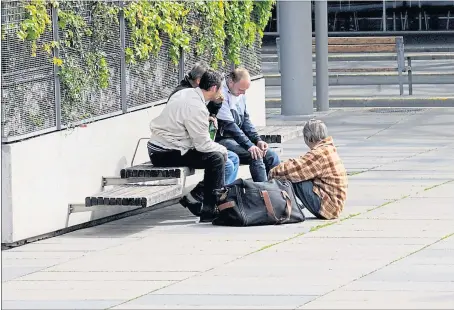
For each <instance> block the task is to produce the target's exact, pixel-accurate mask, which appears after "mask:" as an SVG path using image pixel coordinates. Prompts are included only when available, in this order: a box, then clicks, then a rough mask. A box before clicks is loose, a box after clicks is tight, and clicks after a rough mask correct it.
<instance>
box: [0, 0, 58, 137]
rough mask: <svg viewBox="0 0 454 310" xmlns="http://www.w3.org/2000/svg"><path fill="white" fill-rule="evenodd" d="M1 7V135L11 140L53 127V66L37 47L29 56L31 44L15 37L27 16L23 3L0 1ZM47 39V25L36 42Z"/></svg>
mask: <svg viewBox="0 0 454 310" xmlns="http://www.w3.org/2000/svg"><path fill="white" fill-rule="evenodd" d="M1 9H2V12H1V16H2V23H1V25H2V44H1V51H2V54H1V70H2V71H1V72H2V127H3V130H2V137H4V138H8V140H14V139H15V138H16V139H17V138H19V136H22V137H23V136H24V135H28V134H30V133H33V132H40V131H43V130H45V129H49V128H53V127H54V126H55V98H54V76H53V65H52V64H51V62H50V61H49V57H48V55H47V54H46V53H45V52H42V51H41V50H40V49H39V48H38V51H37V54H36V57H32V56H31V43H30V42H27V41H26V42H22V40H20V39H19V38H18V37H17V31H18V30H19V27H20V23H21V22H22V21H23V20H24V19H26V18H27V12H26V10H25V8H24V3H23V2H21V1H2V2H1ZM48 13H49V15H50V10H49V11H48ZM51 40H52V27H49V29H48V30H47V31H46V32H45V33H44V34H43V36H42V37H41V39H40V40H39V41H38V45H40V44H42V43H43V42H49V41H51Z"/></svg>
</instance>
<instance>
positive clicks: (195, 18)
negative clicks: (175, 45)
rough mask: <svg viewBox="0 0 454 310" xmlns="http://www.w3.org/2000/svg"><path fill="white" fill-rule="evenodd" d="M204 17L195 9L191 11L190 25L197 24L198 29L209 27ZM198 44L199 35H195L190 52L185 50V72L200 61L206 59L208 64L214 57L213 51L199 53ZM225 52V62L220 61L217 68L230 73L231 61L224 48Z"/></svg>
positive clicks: (219, 70)
mask: <svg viewBox="0 0 454 310" xmlns="http://www.w3.org/2000/svg"><path fill="white" fill-rule="evenodd" d="M202 21H203V19H202V18H201V17H200V16H199V15H198V14H197V13H196V12H194V11H192V12H191V14H190V15H189V16H188V26H189V25H195V26H197V27H198V29H199V30H198V31H204V29H206V28H207V25H205V24H204V23H203V22H202ZM196 44H197V35H195V36H193V39H192V40H191V50H190V51H189V52H185V54H184V71H185V73H188V72H189V71H190V70H191V68H192V67H193V66H194V65H195V64H196V63H197V62H199V61H204V62H206V63H207V64H208V65H210V64H211V62H212V59H213V58H214V57H213V54H212V53H213V51H210V50H206V51H204V53H203V54H201V55H197V50H196ZM223 54H224V57H223V58H224V64H221V63H219V64H218V67H217V68H216V70H217V71H218V72H220V73H228V72H229V71H230V70H231V62H229V61H228V60H227V55H226V53H225V49H223Z"/></svg>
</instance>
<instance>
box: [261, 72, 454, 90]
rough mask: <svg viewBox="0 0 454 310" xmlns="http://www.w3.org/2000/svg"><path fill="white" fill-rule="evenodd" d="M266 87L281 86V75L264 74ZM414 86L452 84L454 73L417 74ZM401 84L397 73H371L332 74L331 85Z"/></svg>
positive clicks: (330, 77) (404, 74) (313, 75)
mask: <svg viewBox="0 0 454 310" xmlns="http://www.w3.org/2000/svg"><path fill="white" fill-rule="evenodd" d="M263 76H264V77H265V86H281V75H280V74H279V73H275V74H264V75H263ZM315 76H316V73H315V72H313V73H312V78H313V85H316V79H315ZM403 77H404V78H403V83H404V84H409V82H408V76H407V73H406V72H404V73H403ZM412 78H413V81H412V84H452V83H453V81H454V71H445V72H415V73H413V77H412ZM396 84H399V80H398V74H397V72H370V73H330V74H329V85H330V86H331V85H396Z"/></svg>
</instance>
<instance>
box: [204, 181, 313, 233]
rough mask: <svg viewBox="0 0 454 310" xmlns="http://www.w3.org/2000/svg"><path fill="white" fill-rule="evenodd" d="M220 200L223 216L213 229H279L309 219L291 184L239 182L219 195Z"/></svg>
mask: <svg viewBox="0 0 454 310" xmlns="http://www.w3.org/2000/svg"><path fill="white" fill-rule="evenodd" d="M216 196H217V200H218V209H219V214H218V215H217V216H216V218H215V219H214V220H213V225H220V226H258V225H279V224H290V223H299V222H303V221H304V220H305V219H306V218H305V216H304V213H303V212H302V206H300V205H299V204H298V202H297V199H296V196H295V193H294V191H293V186H292V184H291V183H290V182H289V181H285V180H282V181H281V180H275V179H273V180H271V181H268V182H253V181H250V180H243V179H238V180H236V181H235V182H233V183H232V184H229V185H227V186H225V187H224V188H222V189H220V190H218V191H216Z"/></svg>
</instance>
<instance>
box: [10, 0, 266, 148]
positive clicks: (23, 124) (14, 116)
mask: <svg viewBox="0 0 454 310" xmlns="http://www.w3.org/2000/svg"><path fill="white" fill-rule="evenodd" d="M25 3H26V2H24V1H22V0H17V1H2V2H1V9H2V11H1V18H2V19H1V27H2V28H1V35H2V44H1V51H2V54H1V60H2V62H1V73H2V88H1V96H2V120H1V121H2V128H3V130H2V138H3V139H2V140H3V141H4V142H9V141H14V140H17V139H21V138H24V137H29V136H33V135H37V134H39V133H43V132H45V131H46V130H47V131H51V130H54V129H57V128H58V125H59V124H56V119H58V117H57V116H56V105H57V106H58V104H59V103H60V107H61V123H62V125H66V126H67V125H71V124H77V123H79V122H81V121H87V120H93V119H94V118H97V117H102V116H110V115H113V114H114V113H121V110H122V109H121V103H122V96H124V97H123V98H124V99H125V102H126V105H127V108H129V109H130V108H133V107H137V108H140V107H141V106H144V107H145V106H149V105H150V104H152V103H157V102H160V101H165V100H166V99H167V98H168V96H169V94H170V93H171V92H172V91H173V89H174V88H175V87H176V86H177V85H178V83H179V81H178V76H179V72H178V70H179V66H178V65H175V64H174V63H173V62H172V61H171V59H170V57H169V56H168V54H169V53H168V52H169V47H170V41H169V39H168V38H167V37H166V36H165V35H163V36H161V39H162V42H163V44H162V47H161V50H160V52H159V53H158V55H157V56H152V57H150V58H149V59H148V60H146V61H137V63H136V64H126V66H125V72H122V70H121V68H122V66H121V64H122V62H123V61H124V60H123V59H121V55H122V54H121V38H120V35H121V33H122V32H121V31H120V23H119V20H118V17H117V16H116V14H114V16H115V18H112V15H110V16H108V14H107V15H106V14H105V12H106V10H107V9H108V8H109V7H112V6H120V3H121V1H118V0H104V1H86V0H66V1H60V2H59V8H58V10H60V13H59V14H61V12H63V13H64V12H70V13H71V14H73V18H79V17H80V18H82V19H83V22H85V23H86V24H87V26H86V27H82V28H80V27H79V28H77V29H76V28H71V24H70V23H67V24H66V26H65V28H63V29H62V26H61V25H59V26H58V29H59V31H58V37H59V40H60V42H65V41H68V40H67V39H68V37H67V36H68V33H69V32H70V31H72V33H73V35H76V36H79V35H80V40H69V41H71V42H73V43H71V44H69V45H66V44H65V45H63V46H61V47H60V48H59V49H58V55H56V56H58V57H59V58H61V59H63V60H64V62H63V66H62V67H60V69H59V73H58V75H59V79H56V76H55V71H54V65H53V64H52V57H53V55H48V54H46V53H45V52H44V51H43V48H42V45H43V43H49V42H51V41H53V40H54V34H53V32H52V25H50V26H49V27H48V29H46V31H45V33H44V34H43V35H42V36H41V37H40V39H39V40H38V42H37V43H38V49H37V54H36V57H32V48H31V47H32V44H31V42H30V41H25V42H23V41H22V40H20V39H19V38H18V35H17V33H18V31H19V29H20V25H21V22H22V21H24V20H25V19H26V18H27V17H28V15H27V10H26V9H25ZM48 14H49V16H52V12H51V3H50V2H49V3H48ZM191 14H192V15H191V16H189V17H188V24H189V25H188V27H189V26H190V25H194V24H198V26H199V29H201V31H202V30H203V29H206V28H207V27H206V25H202V24H201V23H203V22H202V21H203V18H202V17H201V16H197V14H198V13H193V12H192V13H191ZM52 22H53V26H55V27H57V24H56V21H55V20H52ZM81 29H82V30H81ZM85 29H90V30H91V32H86V31H85ZM76 31H79V33H76ZM124 34H125V45H126V47H131V46H132V42H131V39H130V31H129V27H128V25H127V22H126V25H125V32H124ZM193 37H195V38H194V39H193V40H192V42H191V50H190V51H189V52H187V53H185V59H184V60H185V62H184V70H185V73H187V72H188V71H189V70H190V69H191V68H192V66H193V65H194V64H195V63H196V62H197V61H201V60H203V61H205V62H207V63H208V64H210V63H212V59H213V51H210V50H206V51H204V52H203V53H202V55H197V54H196V43H197V34H195V35H193ZM74 42H75V43H74ZM240 59H241V65H242V66H244V67H246V68H247V69H248V70H249V71H250V73H251V76H257V75H260V74H261V59H260V48H259V41H258V40H257V42H256V43H255V44H254V48H246V47H244V48H243V49H242V51H241V55H240ZM101 60H102V61H104V60H105V61H106V65H105V66H104V69H105V71H104V73H105V74H104V77H106V76H107V83H104V84H101V83H100V72H99V71H96V72H95V71H93V70H100V69H99V68H100V66H101V65H100V64H101ZM224 60H225V64H224V65H222V64H220V66H219V67H218V68H217V70H218V71H219V72H222V73H227V72H229V71H230V69H231V63H230V62H229V61H227V56H226V55H225V50H224ZM89 64H90V65H89ZM122 74H124V76H122ZM122 78H124V81H125V82H126V84H125V88H123V89H122V84H121V80H122ZM56 83H57V84H56ZM55 85H57V86H58V85H59V89H60V93H59V92H58V88H57V89H55ZM102 85H104V86H102ZM56 90H57V91H56ZM58 94H60V95H59V96H58ZM56 96H58V97H56ZM57 111H58V110H57ZM5 138H6V139H5Z"/></svg>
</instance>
